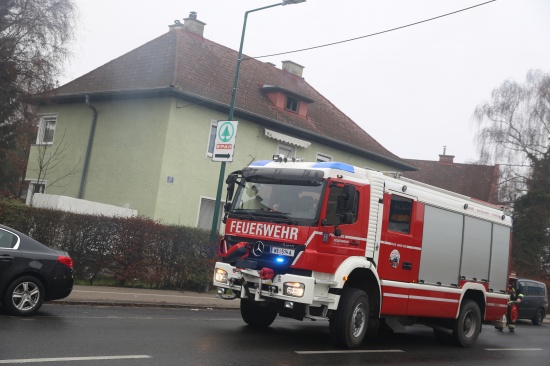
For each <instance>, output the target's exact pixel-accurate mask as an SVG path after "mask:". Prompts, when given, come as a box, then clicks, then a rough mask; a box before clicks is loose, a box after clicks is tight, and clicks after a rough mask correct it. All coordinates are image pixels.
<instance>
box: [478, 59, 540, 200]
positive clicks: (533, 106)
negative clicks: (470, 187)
mask: <svg viewBox="0 0 550 366" xmlns="http://www.w3.org/2000/svg"><path fill="white" fill-rule="evenodd" d="M474 119H475V121H477V123H478V132H477V136H476V143H477V146H478V148H479V152H480V163H483V164H499V165H500V167H501V183H500V189H499V199H500V201H501V202H505V203H510V202H513V201H514V199H515V198H517V197H518V196H520V195H522V194H524V193H525V192H526V190H527V182H528V179H529V178H530V176H531V173H532V167H533V166H534V163H535V162H536V161H538V160H539V159H540V158H541V157H542V156H543V155H544V154H545V153H546V152H547V150H548V146H549V140H548V139H549V137H550V74H546V73H543V72H542V71H540V70H531V71H529V72H528V74H527V78H526V81H525V83H523V84H520V83H517V82H515V81H509V80H507V81H505V82H504V83H502V84H501V85H500V87H498V88H496V89H495V90H493V92H492V94H491V100H490V101H488V102H486V103H484V104H481V105H479V106H478V107H477V108H476V110H475V113H474Z"/></svg>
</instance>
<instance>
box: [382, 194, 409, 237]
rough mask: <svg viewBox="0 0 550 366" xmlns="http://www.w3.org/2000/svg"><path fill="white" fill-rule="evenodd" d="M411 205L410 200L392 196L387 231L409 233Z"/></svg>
mask: <svg viewBox="0 0 550 366" xmlns="http://www.w3.org/2000/svg"><path fill="white" fill-rule="evenodd" d="M412 203H413V201H412V200H411V199H408V198H403V197H399V196H395V195H392V197H391V204H390V218H389V221H388V230H391V231H396V232H399V233H403V234H409V233H410V231H411V214H412Z"/></svg>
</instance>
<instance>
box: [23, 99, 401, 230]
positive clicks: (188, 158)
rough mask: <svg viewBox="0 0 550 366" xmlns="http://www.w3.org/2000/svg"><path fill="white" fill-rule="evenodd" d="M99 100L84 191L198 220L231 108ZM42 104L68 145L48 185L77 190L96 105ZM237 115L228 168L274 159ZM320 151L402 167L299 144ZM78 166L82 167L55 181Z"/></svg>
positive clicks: (142, 210)
mask: <svg viewBox="0 0 550 366" xmlns="http://www.w3.org/2000/svg"><path fill="white" fill-rule="evenodd" d="M92 104H93V105H94V107H95V108H96V109H97V111H98V119H97V126H96V132H95V138H94V146H93V148H92V154H91V158H90V165H89V171H88V179H87V183H86V189H85V191H84V197H83V198H84V199H86V200H90V201H96V202H100V203H106V204H111V205H115V206H120V207H126V208H130V209H135V210H137V211H138V213H139V215H144V216H148V217H151V218H153V219H155V220H158V221H161V222H163V223H166V224H181V225H189V226H196V225H197V222H198V215H199V209H200V202H201V197H202V198H209V199H212V200H214V199H215V198H216V192H217V187H218V179H219V173H220V164H221V163H219V162H212V161H211V158H210V157H209V156H207V149H208V142H209V136H210V126H211V122H212V121H213V120H214V121H218V120H221V121H223V120H226V119H227V115H226V114H225V113H220V112H217V111H214V110H211V109H209V108H206V107H204V106H202V105H200V104H190V103H189V102H186V101H182V100H177V99H175V98H148V99H128V100H114V101H103V102H92ZM41 112H43V113H49V112H56V113H58V121H57V126H56V134H55V141H54V146H53V148H55V147H56V144H58V143H59V141H60V140H61V136H62V134H63V133H64V134H65V137H64V142H65V143H66V144H68V145H69V147H68V148H67V151H66V152H65V153H64V154H63V155H64V157H63V164H61V166H60V169H58V171H50V172H48V175H47V177H46V179H47V181H48V186H47V187H46V193H49V194H59V195H66V196H70V197H77V195H78V190H79V184H80V177H81V174H82V167H83V163H84V158H85V153H86V145H87V143H88V135H89V132H90V125H91V121H92V112H91V110H90V109H89V108H87V106H86V105H85V104H84V103H79V104H63V105H58V106H50V107H43V108H41ZM237 119H238V121H239V125H238V131H237V137H236V143H235V161H234V162H232V163H227V164H226V170H225V176H227V174H229V173H231V172H232V171H235V170H239V169H241V168H242V167H244V166H247V165H249V164H250V163H251V162H252V161H254V160H269V159H271V157H272V155H273V154H275V153H276V152H277V148H278V145H279V141H277V140H274V139H271V138H268V137H266V136H265V135H264V133H263V130H262V129H261V128H260V126H259V125H257V124H256V123H253V122H250V121H247V120H244V119H239V118H237ZM302 139H303V138H302ZM37 153H38V148H37V147H33V149H32V153H31V159H30V161H29V169H28V176H27V177H28V179H32V178H33V177H34V178H35V177H36V175H34V176H33V175H32V173H33V169H34V168H36V161H37V155H38V154H37ZM317 153H323V154H325V155H329V156H332V158H333V161H341V162H345V163H348V164H352V165H356V166H359V167H365V166H368V167H371V168H374V169H378V170H395V168H392V167H390V166H387V165H384V164H380V163H376V162H373V161H370V160H368V159H365V158H362V157H359V156H356V155H353V154H349V153H346V152H343V151H340V150H337V149H335V148H333V147H330V146H326V145H321V144H318V143H315V142H312V144H311V146H309V147H308V148H305V149H304V148H296V156H297V157H299V158H304V160H306V161H315V159H316V155H317ZM75 166H76V168H77V169H76V173H74V174H72V175H70V176H68V177H65V178H63V179H61V180H60V181H59V182H58V183H57V184H55V185H50V182H53V181H54V180H56V179H58V178H59V177H60V176H62V172H63V171H65V170H67V169H69V168H71V167H75ZM224 182H225V177H224ZM224 199H225V186H224V187H223V191H222V200H224Z"/></svg>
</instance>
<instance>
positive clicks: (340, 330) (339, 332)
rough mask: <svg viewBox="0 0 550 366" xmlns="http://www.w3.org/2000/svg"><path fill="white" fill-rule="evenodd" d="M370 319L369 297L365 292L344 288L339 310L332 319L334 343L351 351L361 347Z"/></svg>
mask: <svg viewBox="0 0 550 366" xmlns="http://www.w3.org/2000/svg"><path fill="white" fill-rule="evenodd" d="M368 319H369V297H368V295H367V294H366V293H365V291H362V290H359V289H356V288H344V290H343V291H342V296H341V298H340V302H339V303H338V310H336V312H335V313H334V314H333V315H332V316H331V318H330V323H329V330H330V336H331V338H332V341H333V342H334V343H336V344H337V345H339V346H342V347H346V348H350V349H351V348H356V347H358V346H360V345H361V343H362V342H363V339H364V338H365V334H366V332H367V325H368Z"/></svg>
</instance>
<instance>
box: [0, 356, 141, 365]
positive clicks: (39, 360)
mask: <svg viewBox="0 0 550 366" xmlns="http://www.w3.org/2000/svg"><path fill="white" fill-rule="evenodd" d="M138 358H151V356H147V355H125V356H95V357H56V358H26V359H18V360H17V359H16V360H0V364H6V363H7V364H14V363H32V362H36V363H38V362H67V361H104V360H130V359H138Z"/></svg>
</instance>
